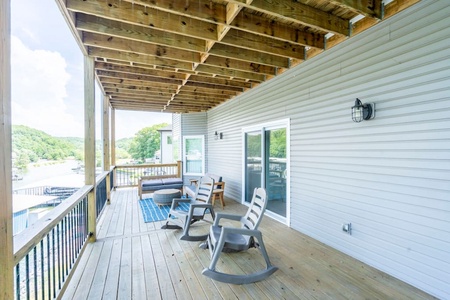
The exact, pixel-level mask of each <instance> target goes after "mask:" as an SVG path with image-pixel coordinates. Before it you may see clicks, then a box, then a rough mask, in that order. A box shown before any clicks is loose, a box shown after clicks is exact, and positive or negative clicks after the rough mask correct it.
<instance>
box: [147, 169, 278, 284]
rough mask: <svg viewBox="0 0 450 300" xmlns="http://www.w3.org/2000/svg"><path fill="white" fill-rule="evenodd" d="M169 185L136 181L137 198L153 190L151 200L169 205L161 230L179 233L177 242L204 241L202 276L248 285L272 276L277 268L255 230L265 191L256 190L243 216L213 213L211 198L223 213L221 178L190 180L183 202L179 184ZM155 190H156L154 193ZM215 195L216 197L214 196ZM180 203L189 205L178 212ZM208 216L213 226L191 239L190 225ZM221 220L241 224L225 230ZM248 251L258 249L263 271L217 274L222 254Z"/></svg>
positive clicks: (262, 213)
mask: <svg viewBox="0 0 450 300" xmlns="http://www.w3.org/2000/svg"><path fill="white" fill-rule="evenodd" d="M174 182H175V181H171V182H170V183H168V184H167V186H170V188H164V187H166V185H165V184H164V183H163V184H161V183H158V182H156V181H150V182H149V181H147V182H145V180H139V198H140V199H142V193H145V192H149V191H150V190H151V189H154V190H153V191H154V193H153V200H154V202H155V203H156V204H158V205H171V207H170V211H169V214H168V217H167V220H166V222H165V224H164V225H163V226H162V227H161V229H182V230H183V232H182V234H181V237H180V239H181V240H185V241H203V242H202V243H201V244H200V247H201V248H203V249H209V251H210V254H211V262H210V264H209V266H208V267H207V268H205V269H204V270H203V271H202V274H203V275H205V276H207V277H209V278H211V279H214V280H217V281H221V282H226V283H232V284H247V283H252V282H256V281H260V280H263V279H265V278H267V277H268V276H270V275H271V274H273V273H274V272H275V271H276V270H277V269H278V268H277V267H275V266H273V265H272V264H271V263H270V259H269V256H268V254H267V251H266V248H265V246H264V242H263V239H262V233H261V231H259V230H258V226H259V224H260V223H261V220H262V217H263V216H264V211H265V209H266V207H267V202H268V199H267V194H266V190H265V189H264V188H255V190H254V192H253V197H252V201H251V203H250V206H249V208H248V210H247V213H246V214H245V215H244V216H240V215H232V214H226V213H217V214H216V213H215V212H214V202H213V201H214V198H215V196H218V197H219V199H220V201H221V204H222V209H223V207H224V205H225V204H224V201H223V193H224V189H225V183H224V182H223V181H222V177H220V176H216V175H213V174H207V175H206V176H204V177H203V178H201V179H199V180H191V186H187V187H186V186H185V187H184V191H185V193H186V196H187V197H186V198H180V196H181V190H183V186H182V183H181V186H178V185H177V186H176V187H175V186H174V185H176V184H178V183H174ZM156 188H158V189H156ZM214 191H216V193H214ZM180 203H188V204H189V209H188V210H180V209H179V205H180ZM208 211H209V213H210V214H211V217H212V220H213V221H212V225H211V226H210V229H209V232H208V233H207V234H203V235H192V234H191V233H190V229H191V227H192V225H194V224H195V223H197V222H199V221H206V222H209V223H211V222H210V221H208V220H206V219H205V215H206V214H207V212H208ZM221 220H232V221H236V222H238V223H239V224H240V227H232V226H225V225H224V224H223V223H220V221H221ZM249 248H257V249H258V250H259V251H260V253H261V255H262V256H263V258H264V260H265V263H266V267H265V269H262V270H259V271H257V272H253V273H250V274H244V275H238V274H228V273H223V272H220V271H218V270H217V269H216V265H217V263H218V261H219V258H220V255H221V254H222V252H226V253H230V252H240V251H246V250H248V249H249Z"/></svg>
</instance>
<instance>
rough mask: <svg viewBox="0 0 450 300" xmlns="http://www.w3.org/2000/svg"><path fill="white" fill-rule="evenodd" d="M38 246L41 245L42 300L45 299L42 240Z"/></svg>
mask: <svg viewBox="0 0 450 300" xmlns="http://www.w3.org/2000/svg"><path fill="white" fill-rule="evenodd" d="M40 245H41V290H42V299H45V276H44V274H45V271H44V251H45V250H44V239H42V240H41V242H40Z"/></svg>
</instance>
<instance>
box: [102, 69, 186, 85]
mask: <svg viewBox="0 0 450 300" xmlns="http://www.w3.org/2000/svg"><path fill="white" fill-rule="evenodd" d="M96 74H97V75H98V76H99V77H100V78H105V77H110V78H118V79H130V80H140V81H148V82H149V84H150V83H151V82H159V83H167V84H172V85H181V84H182V83H183V81H182V80H177V79H171V78H165V77H155V76H148V75H140V74H129V73H120V72H114V71H103V70H97V71H96Z"/></svg>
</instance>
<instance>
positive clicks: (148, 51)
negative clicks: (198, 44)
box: [83, 32, 200, 63]
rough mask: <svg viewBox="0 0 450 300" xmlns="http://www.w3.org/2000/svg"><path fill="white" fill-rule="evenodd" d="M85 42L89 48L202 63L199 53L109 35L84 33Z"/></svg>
mask: <svg viewBox="0 0 450 300" xmlns="http://www.w3.org/2000/svg"><path fill="white" fill-rule="evenodd" d="M83 42H84V44H85V45H87V46H92V47H99V48H103V49H109V50H115V51H126V52H132V53H139V54H143V55H150V56H156V57H161V58H169V59H174V60H179V61H187V62H191V63H199V62H200V54H199V53H198V52H193V51H186V50H180V49H174V48H171V47H167V46H161V45H155V44H150V43H144V42H137V41H134V40H128V39H124V38H120V37H114V36H109V35H103V34H96V33H91V32H83Z"/></svg>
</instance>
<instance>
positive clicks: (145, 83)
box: [100, 77, 179, 89]
mask: <svg viewBox="0 0 450 300" xmlns="http://www.w3.org/2000/svg"><path fill="white" fill-rule="evenodd" d="M100 82H101V83H102V85H103V86H106V84H116V85H120V86H142V87H147V86H149V87H153V88H167V89H178V87H179V85H177V84H168V83H160V82H148V81H143V80H132V79H121V78H111V77H101V78H100Z"/></svg>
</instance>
